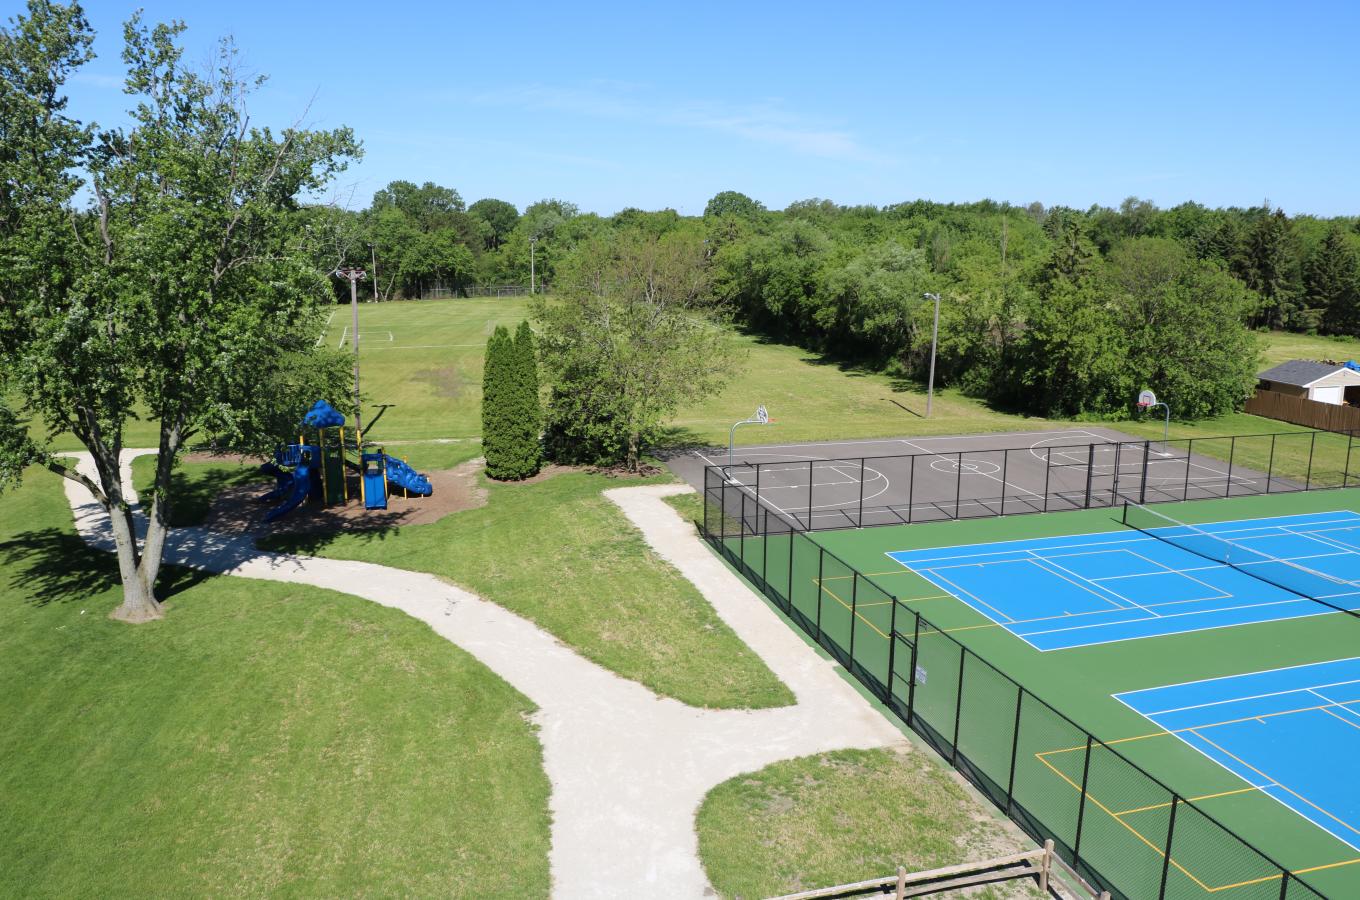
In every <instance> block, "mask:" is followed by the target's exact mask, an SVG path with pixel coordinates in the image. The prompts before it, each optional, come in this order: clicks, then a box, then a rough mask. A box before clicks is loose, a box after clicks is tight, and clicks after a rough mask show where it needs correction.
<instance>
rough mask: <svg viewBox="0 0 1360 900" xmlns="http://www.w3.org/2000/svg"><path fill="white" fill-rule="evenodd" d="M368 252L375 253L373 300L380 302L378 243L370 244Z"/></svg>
mask: <svg viewBox="0 0 1360 900" xmlns="http://www.w3.org/2000/svg"><path fill="white" fill-rule="evenodd" d="M368 252H369V253H371V254H373V302H374V303H377V302H378V299H379V297H378V245H377V244H369V245H368Z"/></svg>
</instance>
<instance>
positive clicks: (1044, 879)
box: [1039, 838, 1053, 894]
mask: <svg viewBox="0 0 1360 900" xmlns="http://www.w3.org/2000/svg"><path fill="white" fill-rule="evenodd" d="M1052 867H1053V838H1049V839H1048V840H1046V841H1044V862H1043V865H1042V866H1040V867H1039V892H1040V893H1045V894H1046V893H1048V873H1049V870H1050V869H1052Z"/></svg>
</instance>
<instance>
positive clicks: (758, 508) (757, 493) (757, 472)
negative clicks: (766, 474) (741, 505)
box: [756, 463, 762, 531]
mask: <svg viewBox="0 0 1360 900" xmlns="http://www.w3.org/2000/svg"><path fill="white" fill-rule="evenodd" d="M761 465H762V464H761V463H756V526H757V531H759V526H760V467H761Z"/></svg>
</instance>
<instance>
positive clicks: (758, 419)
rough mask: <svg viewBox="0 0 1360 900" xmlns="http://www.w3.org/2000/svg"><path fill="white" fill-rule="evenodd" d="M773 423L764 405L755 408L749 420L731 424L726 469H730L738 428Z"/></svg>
mask: <svg viewBox="0 0 1360 900" xmlns="http://www.w3.org/2000/svg"><path fill="white" fill-rule="evenodd" d="M773 423H774V420H773V419H771V418H770V414H769V412H768V411H766V409H765V404H764V403H762V404H760V405H759V406H757V407H756V414H755V415H754V416H752V417H751V418H749V419H742V420H741V421H740V422H734V423H732V428H731V430H730V431H728V432H727V467H728V468H729V469H731V468H732V456H733V452H734V450H735V447H736V442H737V429H738V428H740V427H741V426H742V425H771V424H773Z"/></svg>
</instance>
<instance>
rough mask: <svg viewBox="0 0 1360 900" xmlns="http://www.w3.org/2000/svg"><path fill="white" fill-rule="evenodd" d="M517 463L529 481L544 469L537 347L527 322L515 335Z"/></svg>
mask: <svg viewBox="0 0 1360 900" xmlns="http://www.w3.org/2000/svg"><path fill="white" fill-rule="evenodd" d="M514 351H515V375H516V378H515V395H516V398H515V399H516V404H515V406H516V410H515V422H514V433H515V444H516V448H515V461H516V463H517V465H518V469H519V471H520V472H521V473H522V474H521V475H520V476H519V477H521V478H528V477H529V476H531V475H535V474H537V473H538V470H539V469H540V468H542V465H543V443H542V441H541V439H540V434H541V433H542V431H543V409H542V407H541V406H540V404H539V399H538V391H539V384H538V355H537V352H536V350H535V347H534V331H533V329H532V328H530V327H529V322H528V320H527V319H526V320H525V321H523V322H520V323H519V328H518V329H517V330H516V331H515V341H514Z"/></svg>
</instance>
